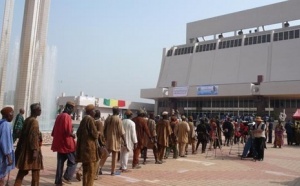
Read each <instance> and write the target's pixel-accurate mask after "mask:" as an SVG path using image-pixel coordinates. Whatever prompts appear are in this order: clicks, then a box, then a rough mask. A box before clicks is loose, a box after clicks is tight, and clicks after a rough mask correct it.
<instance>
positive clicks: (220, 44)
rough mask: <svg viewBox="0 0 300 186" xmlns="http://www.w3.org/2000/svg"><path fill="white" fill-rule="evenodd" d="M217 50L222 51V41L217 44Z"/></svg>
mask: <svg viewBox="0 0 300 186" xmlns="http://www.w3.org/2000/svg"><path fill="white" fill-rule="evenodd" d="M219 49H222V41H221V42H219Z"/></svg>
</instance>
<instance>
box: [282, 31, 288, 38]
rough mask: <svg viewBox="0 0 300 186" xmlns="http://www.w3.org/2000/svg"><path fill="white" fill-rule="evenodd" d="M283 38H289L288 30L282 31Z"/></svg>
mask: <svg viewBox="0 0 300 186" xmlns="http://www.w3.org/2000/svg"><path fill="white" fill-rule="evenodd" d="M283 38H284V40H288V39H289V32H288V31H286V32H284V34H283Z"/></svg>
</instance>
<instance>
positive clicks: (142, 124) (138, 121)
mask: <svg viewBox="0 0 300 186" xmlns="http://www.w3.org/2000/svg"><path fill="white" fill-rule="evenodd" d="M145 116H146V113H145V111H144V110H142V109H141V110H139V111H138V115H137V117H135V118H133V119H132V121H133V122H134V123H135V130H136V136H137V139H138V144H137V147H136V148H135V149H134V150H133V160H132V168H133V169H138V168H141V166H140V165H139V156H140V154H141V150H142V149H143V148H144V147H145V146H147V144H146V142H145V138H148V139H150V140H152V139H151V135H150V132H149V129H148V126H147V120H146V119H145Z"/></svg>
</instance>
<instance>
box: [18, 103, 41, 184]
mask: <svg viewBox="0 0 300 186" xmlns="http://www.w3.org/2000/svg"><path fill="white" fill-rule="evenodd" d="M30 111H31V115H30V116H29V117H28V118H27V119H26V120H25V121H24V125H23V128H22V131H21V135H20V138H19V141H18V144H17V148H16V153H15V155H16V161H17V165H16V166H17V167H18V168H19V171H18V174H17V177H16V181H15V184H14V185H15V186H21V185H22V181H23V178H24V176H26V175H27V174H28V172H29V171H30V170H31V173H32V179H31V185H35V186H38V185H39V182H40V170H41V169H43V168H44V167H43V157H42V151H41V145H42V144H41V142H42V139H41V132H40V130H39V122H38V120H37V117H38V116H40V115H41V105H40V104H39V103H34V104H32V105H30Z"/></svg>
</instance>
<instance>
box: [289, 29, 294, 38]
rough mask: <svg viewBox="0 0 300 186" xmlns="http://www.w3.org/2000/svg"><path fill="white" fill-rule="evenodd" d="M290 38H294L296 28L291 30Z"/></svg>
mask: <svg viewBox="0 0 300 186" xmlns="http://www.w3.org/2000/svg"><path fill="white" fill-rule="evenodd" d="M289 39H294V30H292V31H290V33H289Z"/></svg>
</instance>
